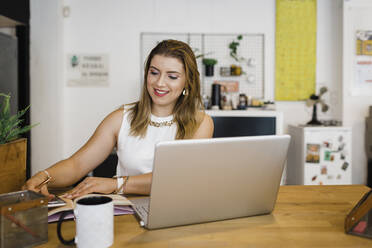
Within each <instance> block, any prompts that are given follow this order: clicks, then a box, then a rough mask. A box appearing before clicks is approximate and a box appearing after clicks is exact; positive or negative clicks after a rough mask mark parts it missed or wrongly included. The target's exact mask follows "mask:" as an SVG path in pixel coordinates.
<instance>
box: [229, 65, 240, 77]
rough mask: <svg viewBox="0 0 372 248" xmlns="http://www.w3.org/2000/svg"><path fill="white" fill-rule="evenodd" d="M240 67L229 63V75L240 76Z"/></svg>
mask: <svg viewBox="0 0 372 248" xmlns="http://www.w3.org/2000/svg"><path fill="white" fill-rule="evenodd" d="M242 71H243V70H242V67H241V66H239V65H231V66H230V74H231V76H240V75H242Z"/></svg>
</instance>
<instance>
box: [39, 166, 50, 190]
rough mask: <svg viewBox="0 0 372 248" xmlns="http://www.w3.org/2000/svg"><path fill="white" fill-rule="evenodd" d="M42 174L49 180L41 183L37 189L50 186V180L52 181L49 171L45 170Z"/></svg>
mask: <svg viewBox="0 0 372 248" xmlns="http://www.w3.org/2000/svg"><path fill="white" fill-rule="evenodd" d="M42 172H44V173H45V174H46V175H47V179H45V180H44V181H43V182H41V183H40V184H39V185H38V186H36V188H39V189H40V188H41V187H42V186H44V185H45V184H48V183H49V182H50V180H52V177H51V176H50V174H49V172H48V171H47V170H43V171H42Z"/></svg>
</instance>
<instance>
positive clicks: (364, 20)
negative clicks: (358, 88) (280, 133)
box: [343, 0, 372, 182]
mask: <svg viewBox="0 0 372 248" xmlns="http://www.w3.org/2000/svg"><path fill="white" fill-rule="evenodd" d="M371 12H372V2H371V1H366V0H364V1H363V0H351V1H350V0H348V1H347V0H345V1H344V11H343V14H344V19H343V23H344V34H343V41H344V44H343V54H344V58H343V82H344V83H343V100H344V102H343V122H344V123H345V125H348V126H351V127H353V182H365V181H366V175H367V167H366V164H367V158H366V155H365V148H364V140H365V138H364V134H365V117H367V116H368V109H369V106H372V90H370V92H368V93H367V92H365V93H366V94H367V95H359V94H357V95H355V94H353V93H352V92H353V83H354V82H353V81H354V74H353V73H354V64H355V59H356V56H355V54H356V52H355V51H356V39H355V34H356V31H357V30H372V16H371ZM370 89H371V88H370Z"/></svg>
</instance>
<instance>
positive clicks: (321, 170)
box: [320, 166, 327, 175]
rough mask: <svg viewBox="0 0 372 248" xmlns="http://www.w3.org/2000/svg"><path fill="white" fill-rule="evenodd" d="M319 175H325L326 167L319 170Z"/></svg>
mask: <svg viewBox="0 0 372 248" xmlns="http://www.w3.org/2000/svg"><path fill="white" fill-rule="evenodd" d="M320 174H322V175H327V166H322V168H321V169H320Z"/></svg>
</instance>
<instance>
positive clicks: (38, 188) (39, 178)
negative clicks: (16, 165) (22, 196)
mask: <svg viewBox="0 0 372 248" xmlns="http://www.w3.org/2000/svg"><path fill="white" fill-rule="evenodd" d="M47 179H48V176H47V175H46V174H45V173H44V172H42V171H41V172H39V173H37V174H35V175H34V176H33V177H31V178H30V179H29V180H27V182H26V183H25V185H23V186H22V190H31V191H34V192H38V193H41V194H43V195H45V196H47V197H49V198H53V197H54V195H53V194H50V193H49V191H48V184H47V183H44V182H45V181H46V180H47Z"/></svg>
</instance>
